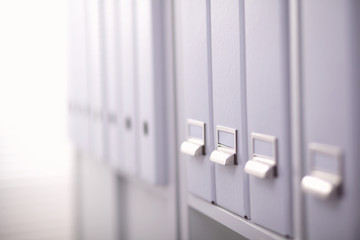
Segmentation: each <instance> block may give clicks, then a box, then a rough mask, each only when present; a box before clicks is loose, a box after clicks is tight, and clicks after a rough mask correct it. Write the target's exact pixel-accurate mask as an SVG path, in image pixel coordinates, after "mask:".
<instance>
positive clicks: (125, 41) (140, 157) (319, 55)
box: [69, 0, 360, 239]
mask: <svg viewBox="0 0 360 240" xmlns="http://www.w3.org/2000/svg"><path fill="white" fill-rule="evenodd" d="M71 4H73V5H74V7H73V8H72V9H77V11H76V12H72V14H71V16H73V17H74V21H72V22H71V29H72V34H71V37H72V38H71V43H72V44H71V47H72V49H71V53H72V55H71V56H72V65H71V67H72V68H71V69H72V72H71V86H70V94H69V97H70V112H71V114H70V128H71V133H72V138H73V139H74V141H75V142H76V143H77V145H78V146H80V148H82V149H84V150H87V151H90V152H93V153H94V155H96V156H97V157H98V158H100V159H107V160H108V161H109V162H110V163H111V164H113V165H114V166H116V167H117V168H119V169H121V170H122V171H124V172H127V173H130V174H134V175H138V176H140V177H142V178H144V179H146V180H148V181H150V182H152V183H155V184H166V182H167V180H166V178H167V177H166V169H167V167H166V166H167V160H166V156H167V155H166V154H167V153H166V147H165V146H166V144H167V131H169V128H167V127H166V126H167V124H168V119H167V116H168V113H167V112H166V109H168V106H167V103H168V102H169V96H171V93H168V92H166V89H168V88H167V84H169V81H167V80H166V74H165V72H166V71H168V69H169V68H170V67H171V66H169V63H170V62H172V61H167V60H166V56H168V54H166V46H167V45H166V44H165V42H166V41H165V36H167V35H169V34H171V33H168V32H167V31H169V29H166V28H165V22H164V21H163V19H164V14H165V8H164V2H163V1H161V0H153V1H152V0H135V1H131V0H117V1H115V0H103V1H99V0H84V1H81V0H76V1H71ZM175 5H176V6H180V8H178V9H175V13H177V14H178V15H179V16H180V17H179V18H178V19H179V21H180V22H178V23H177V24H176V25H175V26H176V29H172V31H174V32H175V33H177V34H175V36H176V38H175V41H176V42H177V43H178V44H176V46H177V48H176V49H175V53H176V55H177V56H178V59H180V61H177V65H176V69H177V72H178V75H177V76H178V78H177V81H182V83H183V89H182V91H181V92H180V90H179V91H178V92H177V94H182V97H181V99H182V100H183V101H182V102H180V103H177V104H178V106H182V107H183V109H184V116H183V117H182V120H181V121H182V122H179V123H178V124H183V125H184V126H186V127H185V129H186V136H187V138H186V139H184V141H183V142H182V143H181V146H179V150H180V151H179V159H180V160H184V161H186V163H187V183H188V190H189V192H190V193H191V194H194V195H196V196H198V197H200V198H203V199H204V200H206V201H209V202H213V203H216V204H217V205H219V206H221V207H223V208H225V209H227V210H229V211H231V212H233V213H235V214H237V215H239V216H242V217H244V218H246V219H248V220H249V221H252V222H254V223H256V224H258V225H261V226H263V227H265V228H268V229H270V230H272V231H275V232H277V233H279V234H280V235H283V236H288V237H293V236H294V232H293V226H294V222H293V214H294V212H293V208H294V206H293V202H294V199H292V197H293V194H292V191H293V190H292V188H293V186H294V182H293V177H292V174H293V173H294V172H296V169H292V166H293V165H292V161H293V159H292V158H293V149H292V146H293V142H294V141H300V142H301V143H302V146H303V149H302V151H301V154H300V155H301V157H302V165H303V167H304V172H303V173H302V175H303V176H302V181H301V182H299V183H298V184H299V185H301V188H302V190H303V193H304V195H305V206H304V211H305V213H304V216H305V220H304V224H305V226H304V229H305V231H306V237H307V238H309V239H356V238H357V236H358V235H359V234H360V232H359V231H360V230H359V228H358V226H359V224H360V211H359V208H358V206H357V203H358V202H359V201H360V188H359V187H358V186H357V183H358V182H359V180H360V175H359V170H360V161H358V160H357V157H358V156H359V151H360V150H359V147H358V145H359V136H360V125H359V120H360V112H359V105H358V104H359V98H360V97H359V96H360V95H359V94H358V93H357V92H358V90H359V89H360V83H359V82H360V81H359V76H360V73H359V69H358V67H357V65H358V64H359V62H360V52H359V49H360V48H359V46H358V42H359V40H360V39H359V38H360V30H359V29H358V28H356V26H357V24H359V16H357V15H358V14H356V13H357V12H356V10H359V4H358V3H356V2H355V1H350V0H344V1H336V0H330V1H311V0H305V1H302V2H301V4H300V9H301V17H300V19H301V20H300V25H301V33H300V39H299V42H300V44H301V47H300V49H301V53H300V55H301V64H300V65H301V67H300V72H301V85H300V86H299V87H300V88H301V91H300V90H299V92H300V93H301V94H300V95H301V96H300V97H299V99H297V101H298V102H299V104H300V106H301V116H295V118H298V120H299V121H300V122H301V130H300V131H299V133H298V134H297V135H294V134H292V133H294V132H292V125H293V124H294V122H293V121H294V116H293V117H292V115H291V114H292V112H291V110H292V109H291V106H292V101H294V98H293V97H292V95H291V91H290V90H291V85H290V83H291V81H290V47H289V45H290V41H289V36H290V25H289V21H290V11H289V3H288V1H287V0H275V1H268V0H252V1H250V0H249V1H247V0H246V1H239V0H229V1H222V0H184V1H181V3H180V4H175ZM84 10H85V11H84ZM175 26H174V27H175ZM180 152H182V153H181V154H180Z"/></svg>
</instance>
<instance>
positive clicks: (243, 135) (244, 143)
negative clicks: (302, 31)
mask: <svg viewBox="0 0 360 240" xmlns="http://www.w3.org/2000/svg"><path fill="white" fill-rule="evenodd" d="M239 36H240V43H239V44H240V66H239V67H240V69H241V71H240V72H241V76H240V77H241V79H239V81H240V104H241V112H242V114H241V131H239V138H240V140H241V144H240V147H241V148H242V151H241V153H242V156H241V157H242V165H241V167H242V168H244V167H245V163H246V162H247V161H248V159H249V157H248V152H249V147H248V129H247V102H246V48H245V47H246V43H245V2H244V0H241V1H239ZM243 184H244V188H243V196H244V214H245V216H246V217H247V218H248V219H251V212H250V183H249V175H248V174H246V173H245V172H244V174H243Z"/></svg>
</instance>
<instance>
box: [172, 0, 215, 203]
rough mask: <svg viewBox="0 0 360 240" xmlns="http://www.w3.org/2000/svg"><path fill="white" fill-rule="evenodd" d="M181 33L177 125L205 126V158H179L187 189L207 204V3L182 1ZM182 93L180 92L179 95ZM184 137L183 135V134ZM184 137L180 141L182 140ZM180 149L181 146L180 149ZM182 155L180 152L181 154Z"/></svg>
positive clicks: (209, 178)
mask: <svg viewBox="0 0 360 240" xmlns="http://www.w3.org/2000/svg"><path fill="white" fill-rule="evenodd" d="M181 7H182V14H183V16H182V18H181V21H182V22H181V24H182V25H181V32H182V45H181V49H179V51H181V52H182V54H183V59H182V62H181V63H182V69H181V71H182V73H183V85H184V95H185V97H184V98H183V101H184V102H183V105H184V109H185V113H184V116H183V117H182V118H180V120H179V123H178V124H179V125H181V126H183V128H181V129H183V131H186V120H187V119H194V120H198V121H201V122H204V123H205V155H204V156H197V157H191V156H185V155H182V156H181V157H182V159H183V160H184V161H186V164H187V184H188V190H189V191H190V192H192V193H194V194H196V195H197V196H199V197H202V198H204V199H206V200H207V201H214V200H215V199H214V197H215V192H214V191H215V189H214V186H212V182H213V179H212V175H211V171H213V168H214V164H213V163H211V162H210V160H209V157H210V154H211V151H212V150H213V149H214V148H213V147H214V142H213V138H212V134H211V133H210V131H212V116H211V112H210V108H211V106H209V98H210V96H211V92H210V91H211V86H209V83H210V84H211V79H210V77H211V76H210V75H209V68H210V66H209V65H208V61H209V52H208V49H209V46H208V45H209V40H208V31H207V28H208V24H209V19H208V16H207V4H206V1H204V0H185V1H183V2H182V6H181ZM181 94H182V93H181ZM183 135H184V136H185V137H186V136H187V134H186V132H184V133H183ZM185 140H186V138H183V139H181V140H180V141H185ZM179 147H180V146H179ZM181 154H182V153H181Z"/></svg>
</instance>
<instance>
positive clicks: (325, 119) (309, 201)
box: [301, 0, 360, 239]
mask: <svg viewBox="0 0 360 240" xmlns="http://www.w3.org/2000/svg"><path fill="white" fill-rule="evenodd" d="M301 10H302V16H301V18H302V50H303V61H302V66H303V68H302V70H303V100H304V108H303V109H304V112H303V119H304V120H303V121H304V126H303V127H304V149H303V151H304V154H303V155H304V160H303V163H304V164H305V165H306V166H307V167H306V171H305V173H304V174H308V173H309V170H310V169H309V166H308V164H307V163H308V161H309V159H308V153H309V152H308V144H309V143H310V142H317V143H323V144H329V145H333V146H337V147H340V148H341V150H342V152H343V159H342V160H343V167H344V171H343V174H344V179H343V188H342V193H341V196H339V197H335V198H333V199H328V200H320V199H316V198H314V197H312V196H307V197H306V228H307V237H308V239H358V238H359V234H360V228H359V223H360V212H359V201H360V188H359V186H358V182H359V181H358V179H359V170H360V165H359V163H360V162H359V160H358V158H359V118H360V115H359V93H358V90H359V89H360V86H359V85H360V84H359V70H358V69H359V59H360V52H359V37H360V35H359V28H358V26H359V23H360V21H359V11H360V5H359V2H358V1H351V0H348V1H338V0H331V1H303V2H302V5H301Z"/></svg>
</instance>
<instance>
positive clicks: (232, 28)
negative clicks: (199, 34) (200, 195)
mask: <svg viewBox="0 0 360 240" xmlns="http://www.w3.org/2000/svg"><path fill="white" fill-rule="evenodd" d="M210 14H211V50H212V79H213V81H212V82H213V87H212V88H213V111H214V128H213V129H212V131H214V132H215V131H216V126H218V125H221V126H224V127H229V128H233V129H236V130H237V143H238V144H237V154H236V165H232V166H221V165H219V164H216V165H215V182H216V203H217V204H218V205H220V206H222V207H224V208H226V209H228V210H230V211H232V212H235V213H237V214H239V215H241V216H244V215H247V216H249V212H248V209H247V208H248V198H247V197H248V196H249V194H248V186H247V176H245V174H244V172H243V169H244V165H245V163H246V161H247V148H246V146H247V145H246V143H245V142H246V115H245V112H246V109H245V106H244V105H243V103H244V101H245V78H244V77H245V72H244V71H245V70H244V69H245V62H244V54H245V53H244V28H243V25H242V24H243V19H244V17H243V14H244V13H243V1H238V0H231V1H227V2H226V4H224V2H223V1H221V0H211V12H210ZM214 136H216V134H214ZM214 141H215V142H216V139H214Z"/></svg>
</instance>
